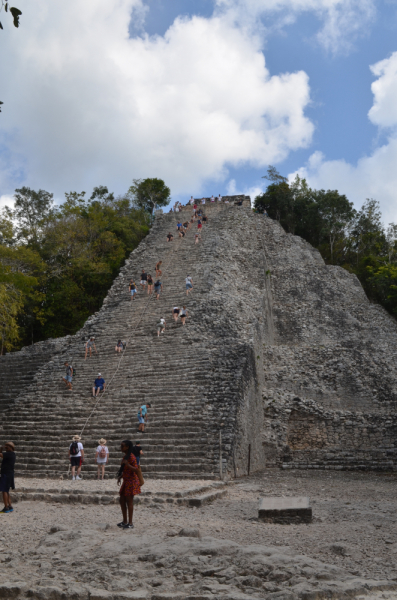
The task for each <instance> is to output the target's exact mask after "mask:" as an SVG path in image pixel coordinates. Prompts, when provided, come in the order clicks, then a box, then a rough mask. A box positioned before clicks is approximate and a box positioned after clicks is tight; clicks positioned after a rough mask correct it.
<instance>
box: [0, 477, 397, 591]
mask: <svg viewBox="0 0 397 600" xmlns="http://www.w3.org/2000/svg"><path fill="white" fill-rule="evenodd" d="M396 481H397V476H396V475H395V474H392V475H385V474H384V475H378V474H368V473H362V474H361V473H349V472H333V473H332V472H329V471H294V472H280V471H276V470H269V471H266V472H265V473H261V474H258V475H254V476H251V477H249V478H247V479H244V480H237V482H234V483H231V484H230V486H228V492H227V494H226V496H224V497H223V498H222V499H219V500H216V501H215V502H214V503H213V504H211V505H207V506H203V507H202V508H188V507H186V506H176V505H170V506H167V505H166V504H158V505H156V504H151V505H148V506H146V505H138V506H137V507H136V509H135V518H134V523H135V529H134V530H129V531H122V530H120V529H118V528H117V526H116V524H117V522H119V521H120V520H121V519H120V516H121V515H120V510H119V508H118V507H117V505H107V506H104V505H79V504H62V505H61V504H52V503H48V502H47V503H46V502H28V501H26V502H24V501H22V502H19V503H18V504H16V505H15V511H14V513H12V514H9V515H1V516H0V519H1V524H0V561H1V564H0V597H3V598H7V599H8V598H18V599H19V598H21V599H22V598H28V597H29V598H40V599H42V600H46V599H48V600H50V599H51V600H57V599H58V598H59V599H62V600H72V599H73V600H80V599H81V600H88V599H90V600H105V599H107V600H118V599H120V600H121V599H122V598H124V599H127V598H130V599H132V598H138V599H139V598H142V599H148V600H156V599H158V600H161V599H166V598H176V599H181V600H182V599H183V600H188V599H191V600H200V599H204V598H220V599H223V600H226V599H230V600H243V599H248V598H263V599H265V598H266V599H273V598H280V599H282V600H284V599H285V600H293V599H298V598H302V599H307V600H309V599H315V598H345V597H346V598H347V597H350V598H351V597H354V598H361V597H362V598H366V599H367V600H369V599H370V600H378V599H379V600H380V599H382V598H389V599H391V598H393V599H397V536H396V533H397V515H396V508H397V494H396V491H397V489H396V488H397V486H396ZM33 482H34V480H32V479H30V480H29V487H31V486H32V484H33ZM77 483H78V485H79V486H81V487H83V486H94V487H93V489H95V486H98V485H103V486H105V487H106V488H108V487H109V486H111V485H113V484H115V482H112V481H108V482H105V483H103V484H100V483H97V484H96V483H95V482H92V481H90V482H84V481H82V482H77ZM201 483H203V484H204V483H205V482H201ZM17 484H18V482H17ZM47 484H48V485H50V484H52V485H53V484H54V481H53V482H50V483H48V482H46V481H43V480H41V481H38V482H37V485H40V487H41V488H42V487H44V485H47ZM59 485H62V487H64V486H65V482H59ZM68 485H69V484H68ZM146 485H147V486H148V487H147V489H148V490H149V489H150V486H152V492H153V493H156V490H157V491H163V490H172V489H173V486H175V487H177V488H178V490H179V491H183V490H184V489H188V488H189V486H190V487H191V486H192V482H175V481H161V482H158V481H157V482H154V481H153V482H151V481H148V482H146V483H145V486H146ZM194 486H195V487H196V486H197V481H196V482H194ZM293 495H305V496H306V495H308V496H310V498H311V503H312V506H313V517H314V518H313V522H312V523H311V524H309V525H272V524H264V523H260V522H258V521H257V520H256V517H257V514H258V499H259V498H260V497H262V496H293ZM181 530H184V531H182V533H183V534H184V535H179V534H180V532H181ZM192 536H199V537H192Z"/></svg>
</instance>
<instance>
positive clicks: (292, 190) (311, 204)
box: [254, 166, 397, 315]
mask: <svg viewBox="0 0 397 600" xmlns="http://www.w3.org/2000/svg"><path fill="white" fill-rule="evenodd" d="M265 179H268V180H269V181H270V184H269V185H268V187H267V189H266V191H265V192H264V193H263V194H261V195H259V196H257V197H256V198H255V202H254V208H255V210H256V211H257V212H260V213H263V212H264V211H266V212H267V214H268V215H269V217H271V218H272V219H276V220H277V221H279V222H280V224H281V225H282V226H283V227H284V229H285V230H286V231H287V232H289V233H293V234H296V235H300V236H301V237H302V238H304V239H305V240H307V241H308V242H310V243H311V244H312V245H313V246H315V247H316V248H318V250H319V251H320V252H321V254H322V256H323V258H324V260H325V261H326V262H327V263H328V264H335V265H340V266H342V267H344V268H345V269H347V270H349V271H350V272H352V273H355V274H356V275H357V276H358V278H359V279H360V281H361V283H362V285H363V287H364V289H365V291H366V293H367V295H368V296H369V297H370V298H371V299H372V300H375V301H377V302H380V303H381V304H382V305H383V306H384V307H385V308H386V309H387V310H388V311H389V312H391V313H393V314H395V315H397V225H396V224H395V223H389V225H388V227H387V228H386V229H385V227H384V226H383V224H382V214H381V210H380V207H379V202H378V201H377V200H374V199H373V198H367V199H366V200H365V202H364V204H363V206H362V207H361V209H360V210H356V209H354V207H353V203H352V202H350V201H349V200H348V199H347V198H346V196H345V195H343V194H340V193H339V192H338V191H337V190H313V189H311V188H310V187H309V186H308V185H307V182H306V181H305V179H301V178H300V177H299V176H296V178H295V180H294V181H292V182H288V180H287V179H286V178H285V177H283V176H282V175H280V174H279V173H278V171H277V170H276V169H275V167H272V166H271V167H269V169H268V171H267V175H266V176H265Z"/></svg>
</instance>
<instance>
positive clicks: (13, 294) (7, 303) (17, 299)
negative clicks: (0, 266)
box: [0, 283, 23, 354]
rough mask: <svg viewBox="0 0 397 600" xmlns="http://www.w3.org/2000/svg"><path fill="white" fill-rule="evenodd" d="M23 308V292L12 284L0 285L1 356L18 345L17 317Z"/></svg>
mask: <svg viewBox="0 0 397 600" xmlns="http://www.w3.org/2000/svg"><path fill="white" fill-rule="evenodd" d="M22 307H23V301H22V294H21V292H20V291H18V290H17V289H16V288H15V287H14V286H13V285H12V284H7V283H0V338H1V339H0V354H3V353H4V351H7V352H9V351H11V350H13V349H14V348H15V347H17V345H18V342H19V340H20V335H19V326H18V322H17V317H18V314H19V313H20V311H21V309H22Z"/></svg>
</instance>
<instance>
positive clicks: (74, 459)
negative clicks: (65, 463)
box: [70, 456, 81, 467]
mask: <svg viewBox="0 0 397 600" xmlns="http://www.w3.org/2000/svg"><path fill="white" fill-rule="evenodd" d="M70 465H71V466H72V467H80V465H81V456H71V457H70Z"/></svg>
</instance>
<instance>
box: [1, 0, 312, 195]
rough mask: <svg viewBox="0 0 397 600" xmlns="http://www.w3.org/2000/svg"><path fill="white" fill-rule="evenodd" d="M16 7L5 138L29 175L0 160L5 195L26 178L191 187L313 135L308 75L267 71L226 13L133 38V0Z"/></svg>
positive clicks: (280, 155)
mask: <svg viewBox="0 0 397 600" xmlns="http://www.w3.org/2000/svg"><path fill="white" fill-rule="evenodd" d="M22 10H23V14H24V18H25V28H24V31H23V35H20V31H19V30H18V32H16V30H12V29H10V28H8V30H7V31H5V32H2V34H3V33H4V34H5V36H6V37H5V38H2V39H5V41H6V44H7V61H2V63H1V65H0V77H1V78H2V80H4V79H6V80H7V81H8V85H7V91H6V93H5V94H3V96H4V97H3V98H2V100H4V102H5V104H4V117H2V122H3V123H5V124H4V125H3V130H2V133H0V136H2V137H0V144H1V143H2V144H3V146H5V148H6V152H7V154H8V155H10V156H12V157H13V164H16V161H17V160H18V157H23V158H20V159H19V160H20V163H21V164H22V163H23V169H24V176H22V175H21V176H20V181H18V182H17V183H16V182H15V177H14V176H13V175H12V174H10V171H9V170H8V169H3V166H1V165H2V164H3V163H2V162H1V160H0V163H1V165H0V185H1V186H2V191H3V192H7V193H9V192H11V191H12V190H13V188H14V187H17V185H18V186H19V185H20V184H21V182H22V183H23V184H25V185H29V186H31V187H33V188H37V187H42V188H45V189H48V191H53V192H55V193H56V194H57V195H58V196H60V195H61V194H62V192H64V191H69V190H71V189H77V190H81V189H84V190H86V191H90V189H91V188H92V186H94V185H98V184H104V185H108V187H109V188H111V189H114V190H115V191H116V192H121V191H123V190H125V189H127V188H128V186H129V185H130V183H131V180H132V178H134V177H150V176H157V177H162V178H163V179H165V181H166V182H167V184H169V185H170V186H171V189H172V191H173V193H174V194H178V193H190V191H191V190H194V189H196V190H197V189H198V188H200V185H201V184H202V183H203V182H204V181H205V180H206V179H208V178H212V179H215V180H216V179H218V180H224V179H225V177H227V167H228V166H229V165H230V166H242V165H244V164H250V165H254V166H265V165H268V164H269V163H276V162H279V161H281V160H283V159H284V158H285V157H286V156H287V155H288V153H289V152H290V151H291V150H295V149H298V148H302V147H305V146H307V145H308V144H309V143H310V141H311V136H312V132H313V125H312V123H311V122H310V120H309V119H308V118H307V117H306V116H305V114H304V111H305V108H306V106H307V105H308V103H309V101H310V90H309V82H308V77H307V75H306V73H304V72H302V71H299V72H296V73H285V74H282V75H273V76H271V74H270V73H269V71H268V70H267V68H266V65H265V59H264V56H263V54H262V52H261V48H260V42H259V40H258V39H256V38H255V36H252V35H251V34H249V33H248V32H247V31H246V30H245V29H244V28H239V27H238V26H236V25H235V24H233V23H231V22H230V19H228V18H227V16H222V15H218V16H213V17H212V18H208V19H205V18H200V17H193V18H191V19H177V20H176V21H175V22H174V24H173V25H172V27H170V29H169V30H168V31H167V32H166V34H165V36H164V37H161V36H154V37H148V36H143V37H137V38H133V39H130V38H129V37H128V24H129V21H130V16H131V11H134V10H135V11H136V14H137V17H136V18H137V19H138V20H139V19H140V18H141V16H142V11H143V10H144V6H143V4H142V3H141V1H140V0H117V1H116V2H108V0H97V1H96V2H95V3H93V2H83V3H82V2H80V1H78V0H69V2H65V3H57V4H56V7H55V8H54V3H53V2H52V1H51V0H43V2H42V3H41V5H40V11H39V12H38V11H37V10H35V9H34V7H33V6H29V5H27V6H26V7H22ZM17 34H18V35H17ZM11 133H12V135H11ZM0 156H1V155H0ZM17 164H19V163H17Z"/></svg>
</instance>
